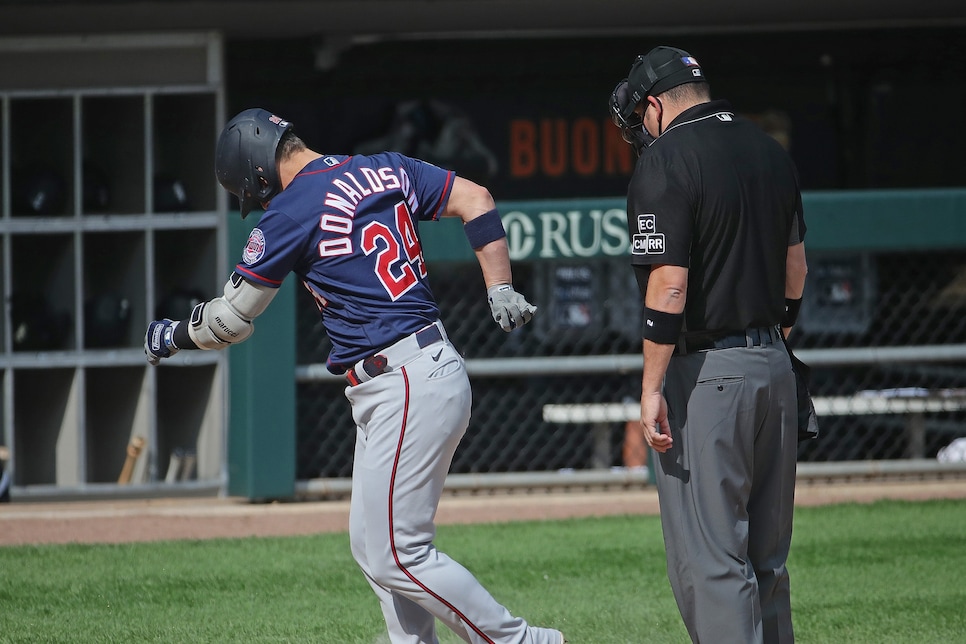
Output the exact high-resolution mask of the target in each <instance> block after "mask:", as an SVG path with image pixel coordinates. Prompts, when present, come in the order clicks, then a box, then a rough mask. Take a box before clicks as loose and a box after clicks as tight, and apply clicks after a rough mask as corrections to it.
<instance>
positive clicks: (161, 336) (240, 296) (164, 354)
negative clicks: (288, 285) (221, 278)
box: [144, 273, 278, 365]
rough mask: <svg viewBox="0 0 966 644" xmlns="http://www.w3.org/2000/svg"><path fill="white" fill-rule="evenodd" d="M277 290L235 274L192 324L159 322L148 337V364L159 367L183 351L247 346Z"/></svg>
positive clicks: (199, 310) (195, 312)
mask: <svg viewBox="0 0 966 644" xmlns="http://www.w3.org/2000/svg"><path fill="white" fill-rule="evenodd" d="M276 293H278V289H277V288H272V287H269V286H265V285H262V284H256V283H254V282H251V281H249V280H247V279H245V278H244V277H242V276H241V275H240V274H238V273H232V274H231V277H230V278H229V279H228V281H227V282H226V283H225V289H224V292H223V294H222V295H220V296H219V297H216V298H214V299H212V300H209V301H208V302H202V303H200V304H198V305H197V306H195V308H194V309H192V311H191V317H190V318H189V319H188V320H183V321H174V320H169V319H164V320H155V321H153V322H151V323H150V324H149V325H148V329H147V332H146V333H145V336H144V353H145V355H147V358H148V362H149V363H151V364H152V365H156V364H158V363H159V362H160V361H161V359H162V358H170V357H171V356H173V355H174V354H175V353H177V352H178V351H180V350H181V349H224V348H225V347H227V346H229V345H232V344H238V343H239V342H243V341H245V340H246V339H248V337H249V336H251V334H252V332H253V331H254V330H255V326H254V324H253V323H252V321H253V320H254V319H255V318H256V317H258V316H259V315H261V314H262V313H263V312H264V311H265V309H266V308H267V307H268V305H269V304H270V303H271V301H272V299H273V298H274V297H275V294H276Z"/></svg>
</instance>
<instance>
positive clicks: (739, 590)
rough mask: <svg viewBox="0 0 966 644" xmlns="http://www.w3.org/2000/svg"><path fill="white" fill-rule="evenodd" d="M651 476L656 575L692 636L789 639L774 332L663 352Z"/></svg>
mask: <svg viewBox="0 0 966 644" xmlns="http://www.w3.org/2000/svg"><path fill="white" fill-rule="evenodd" d="M664 387H665V397H666V399H667V403H668V418H669V422H670V425H671V435H672V436H673V438H674V446H673V447H672V448H671V449H669V450H668V451H667V452H665V453H664V454H660V455H659V459H658V463H657V464H656V465H657V472H656V474H655V476H656V481H657V486H658V494H659V497H660V505H661V524H662V528H663V531H664V543H665V548H666V550H667V567H668V578H669V580H670V582H671V588H672V590H673V592H674V597H675V600H676V601H677V605H678V609H679V610H680V611H681V616H682V617H683V618H684V623H685V625H686V626H687V629H688V633H689V634H690V635H691V639H692V640H693V641H694V642H704V643H709V642H713V643H714V644H727V643H731V642H734V643H736V644H752V643H755V642H792V641H794V635H793V631H792V618H791V603H790V596H789V578H788V572H787V570H786V569H785V562H786V559H787V558H788V550H789V546H790V544H791V538H792V513H793V505H794V500H795V466H796V459H797V451H798V449H797V448H798V433H797V432H798V430H797V402H796V401H797V399H796V389H795V381H794V375H793V373H792V368H791V362H790V360H789V357H788V353H787V351H786V350H785V347H784V345H783V344H782V343H781V342H778V343H772V344H766V345H764V346H753V347H738V348H732V349H716V350H710V351H700V352H697V353H692V354H688V355H683V356H674V357H672V358H671V363H670V365H669V367H668V371H667V377H666V379H665V382H664Z"/></svg>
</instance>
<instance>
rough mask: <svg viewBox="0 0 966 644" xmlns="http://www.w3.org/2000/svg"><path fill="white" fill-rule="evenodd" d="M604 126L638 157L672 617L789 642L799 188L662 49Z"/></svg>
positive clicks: (648, 422) (640, 250)
mask: <svg viewBox="0 0 966 644" xmlns="http://www.w3.org/2000/svg"><path fill="white" fill-rule="evenodd" d="M611 113H612V116H613V118H614V121H615V123H616V124H617V125H618V126H620V127H621V130H622V132H623V134H624V136H625V140H627V141H628V142H629V143H631V144H632V145H633V146H634V147H635V149H636V150H637V151H638V153H639V159H638V161H637V166H636V168H635V170H634V174H633V176H632V177H631V181H630V184H629V186H628V193H627V214H628V227H629V233H630V236H631V239H632V249H631V263H632V265H633V269H634V272H635V275H636V276H637V279H638V285H639V287H640V291H641V295H642V298H643V304H644V325H643V329H642V335H643V345H642V350H643V354H644V370H643V374H642V378H641V429H642V431H643V434H644V439H645V441H646V442H647V444H648V445H649V446H650V447H651V448H652V449H654V450H655V451H656V452H657V454H658V458H657V462H656V463H655V479H656V481H657V489H658V497H659V499H660V505H661V525H662V528H663V531H664V543H665V547H666V550H667V553H666V554H667V570H668V578H669V580H670V583H671V588H672V590H673V592H674V597H675V599H676V601H677V604H678V609H679V610H680V612H681V616H682V617H683V619H684V623H685V626H686V627H687V629H688V633H689V634H690V636H691V639H692V640H693V641H694V642H742V643H748V644H751V643H754V642H757V643H761V642H792V641H794V633H793V628H792V616H791V602H790V582H789V575H788V570H787V569H786V565H785V564H786V561H787V558H788V552H789V547H790V544H791V537H792V514H793V512H794V494H795V460H796V456H797V447H798V396H797V390H796V383H795V375H794V373H793V371H792V363H791V361H790V357H789V354H788V352H787V349H786V347H785V343H784V341H783V340H784V336H783V329H784V332H785V333H787V332H788V331H790V330H791V327H792V326H793V325H794V323H795V320H796V315H797V313H798V310H799V307H800V305H801V298H802V293H803V289H804V286H805V277H806V273H807V265H806V261H805V245H804V243H805V242H804V240H805V232H806V226H805V218H804V213H803V209H802V198H801V193H800V190H799V185H798V174H797V171H796V169H795V166H794V164H793V162H792V160H791V158H790V157H789V156H788V153H787V152H786V151H785V150H784V149H783V148H782V147H781V145H779V144H778V142H776V141H775V140H774V139H773V138H772V137H770V136H768V135H767V134H765V133H764V132H763V131H762V130H761V129H760V128H759V127H757V126H756V125H755V124H753V123H752V122H750V121H749V120H747V119H743V118H741V117H739V116H738V115H736V114H735V113H734V112H733V111H732V109H731V105H730V104H729V103H728V102H727V101H724V100H711V94H710V86H709V85H708V82H707V80H706V78H705V74H704V69H703V68H702V67H701V65H700V64H699V63H698V61H697V60H696V59H695V58H694V57H693V56H691V55H690V54H689V53H688V52H686V51H683V50H681V49H677V48H675V47H665V46H660V47H655V48H654V49H652V50H651V51H649V52H648V53H647V54H644V55H641V56H638V57H637V58H636V59H635V61H634V63H633V65H632V66H631V69H630V72H629V73H628V76H627V78H626V79H624V80H622V81H621V82H620V83H619V84H618V86H617V87H616V88H615V90H614V92H613V94H612V97H611Z"/></svg>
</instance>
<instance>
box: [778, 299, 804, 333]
mask: <svg viewBox="0 0 966 644" xmlns="http://www.w3.org/2000/svg"><path fill="white" fill-rule="evenodd" d="M800 308H802V298H798V299H797V300H792V299H789V298H787V297H786V298H785V315H783V316H782V321H781V325H782V328H783V329H784V328H786V327H792V326H795V320H797V319H798V310H799V309H800Z"/></svg>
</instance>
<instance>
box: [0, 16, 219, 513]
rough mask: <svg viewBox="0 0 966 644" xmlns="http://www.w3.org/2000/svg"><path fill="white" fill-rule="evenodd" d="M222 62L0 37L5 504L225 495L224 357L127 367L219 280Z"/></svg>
mask: <svg viewBox="0 0 966 644" xmlns="http://www.w3.org/2000/svg"><path fill="white" fill-rule="evenodd" d="M14 60H15V61H16V64H13V61H14ZM221 60H222V43H221V39H220V37H219V36H218V35H217V34H213V33H198V34H190V33H185V34H176V35H172V34H164V35H162V34H155V35H152V34H142V35H131V36H103V37H97V36H83V37H81V36H78V37H66V36H65V37H55V38H15V39H0V143H2V148H0V152H2V153H0V293H2V298H3V302H4V305H5V306H4V308H3V313H2V315H0V389H2V394H0V445H4V446H6V447H7V448H8V452H9V453H10V462H9V463H7V464H6V467H7V468H8V469H9V470H10V471H11V473H12V475H13V494H14V496H15V497H17V496H24V497H30V496H31V495H34V496H47V495H50V494H51V493H55V494H56V493H57V492H62V493H63V494H64V495H71V494H76V493H77V492H78V491H83V490H86V489H89V488H91V487H94V488H97V489H99V490H101V492H102V493H103V492H104V491H105V490H106V491H107V493H110V492H111V491H112V490H114V491H116V492H117V493H118V494H122V493H125V492H126V491H127V490H131V489H135V488H136V489H139V490H142V491H146V492H147V491H150V492H157V493H162V494H163V493H164V490H172V491H173V490H177V489H178V488H179V487H181V488H192V487H197V486H199V485H201V486H206V485H207V486H212V487H219V486H222V485H223V484H224V477H225V471H226V466H225V458H226V455H225V447H224V446H225V443H226V440H225V434H226V423H227V402H226V386H227V356H226V355H225V354H223V353H220V352H191V353H187V352H184V353H181V354H178V355H176V356H174V357H173V358H171V359H170V360H168V361H165V363H164V364H162V365H160V366H158V367H151V366H149V365H148V364H147V362H146V361H145V357H144V352H143V337H144V330H145V328H146V326H147V323H148V322H149V321H150V320H152V319H155V318H157V317H171V318H175V319H180V318H184V317H187V315H188V313H189V312H190V310H191V307H192V305H193V304H194V303H196V302H197V301H198V300H199V299H208V298H210V297H211V296H212V295H214V294H215V293H217V292H219V291H220V289H221V287H222V285H223V284H224V281H225V278H226V277H227V272H226V268H225V267H226V266H227V261H226V251H225V238H226V229H225V225H226V224H225V212H226V207H227V200H226V198H225V194H224V191H222V190H221V189H220V188H219V187H218V186H217V183H216V181H215V179H214V174H213V170H212V168H213V166H214V149H213V142H214V140H215V137H216V135H217V133H218V131H219V130H220V128H221V126H222V124H223V116H222V113H223V109H224V89H223V80H222V71H221V66H222V62H221ZM66 69H69V70H70V73H63V70H66ZM138 438H140V439H143V440H144V441H145V446H144V448H143V450H142V451H141V453H140V455H139V457H138V458H137V460H136V461H135V463H134V469H133V472H132V473H131V476H130V479H129V481H127V482H124V481H122V480H120V479H121V473H122V470H124V469H125V468H124V466H125V461H126V459H127V456H128V446H129V443H130V442H131V441H132V440H135V439H138ZM179 461H180V462H181V463H182V467H181V468H180V470H178V471H176V470H175V468H174V467H173V466H172V465H173V464H177V463H178V462H179ZM185 463H187V464H188V466H187V467H185V466H184V464H185Z"/></svg>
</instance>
